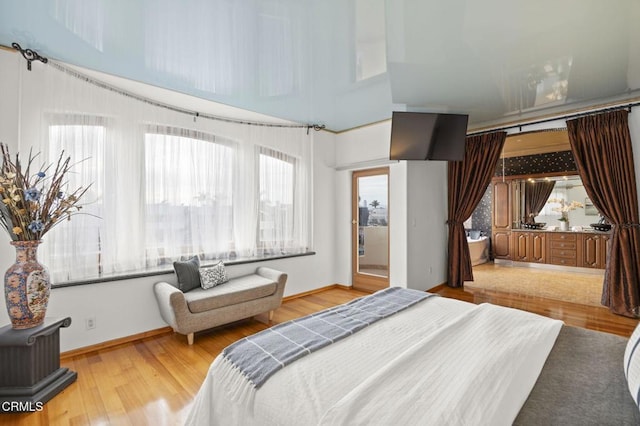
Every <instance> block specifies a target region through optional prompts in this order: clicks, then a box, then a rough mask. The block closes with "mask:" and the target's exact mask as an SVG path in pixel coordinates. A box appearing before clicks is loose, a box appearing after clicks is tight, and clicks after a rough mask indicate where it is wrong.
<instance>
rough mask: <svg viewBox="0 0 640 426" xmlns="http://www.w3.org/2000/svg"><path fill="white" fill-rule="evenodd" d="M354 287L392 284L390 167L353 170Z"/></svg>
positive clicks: (352, 253) (352, 256) (362, 287)
mask: <svg viewBox="0 0 640 426" xmlns="http://www.w3.org/2000/svg"><path fill="white" fill-rule="evenodd" d="M351 188H352V190H351V194H352V200H351V206H352V208H351V212H352V213H351V218H352V220H351V225H352V227H351V229H352V231H351V241H352V244H351V259H352V261H351V265H352V271H353V272H352V285H353V288H355V289H358V290H363V291H369V292H374V291H378V290H380V289H383V288H386V287H389V225H390V223H389V168H388V167H382V168H376V169H369V170H359V171H355V172H353V175H352V179H351Z"/></svg>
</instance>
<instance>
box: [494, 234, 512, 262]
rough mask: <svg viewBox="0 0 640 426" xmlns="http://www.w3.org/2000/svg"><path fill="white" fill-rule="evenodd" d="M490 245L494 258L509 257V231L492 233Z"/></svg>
mask: <svg viewBox="0 0 640 426" xmlns="http://www.w3.org/2000/svg"><path fill="white" fill-rule="evenodd" d="M491 236H492V240H491V247H492V248H493V258H494V259H511V252H510V251H511V249H510V247H511V244H510V242H511V241H510V240H511V232H510V231H496V232H493V233H492V235H491Z"/></svg>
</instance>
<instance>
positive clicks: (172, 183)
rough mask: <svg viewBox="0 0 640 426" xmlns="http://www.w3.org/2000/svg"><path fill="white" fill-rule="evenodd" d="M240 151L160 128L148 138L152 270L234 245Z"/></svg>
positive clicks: (147, 210) (223, 251)
mask: <svg viewBox="0 0 640 426" xmlns="http://www.w3.org/2000/svg"><path fill="white" fill-rule="evenodd" d="M233 160H234V150H233V145H232V143H231V142H230V141H225V140H221V139H220V138H216V137H215V136H212V135H208V134H205V133H201V132H195V131H191V130H183V129H176V128H172V127H161V126H155V127H154V128H150V129H149V130H148V132H147V133H146V134H145V236H146V238H145V241H146V243H145V249H146V257H147V266H157V265H162V264H165V263H170V262H172V261H174V260H176V259H177V258H180V257H184V256H190V255H195V254H197V255H199V256H200V258H201V259H213V258H219V257H225V256H226V254H227V253H228V252H229V251H230V249H231V248H232V246H233V239H234V236H233V180H234V179H233V176H234V161H233Z"/></svg>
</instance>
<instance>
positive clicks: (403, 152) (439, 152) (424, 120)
mask: <svg viewBox="0 0 640 426" xmlns="http://www.w3.org/2000/svg"><path fill="white" fill-rule="evenodd" d="M468 120H469V116H468V115H466V114H440V113H431V112H402V111H394V112H393V115H392V118H391V144H390V150H389V159H391V160H444V161H462V160H463V159H464V145H465V138H466V136H467V123H468Z"/></svg>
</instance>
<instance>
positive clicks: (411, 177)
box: [407, 161, 448, 290]
mask: <svg viewBox="0 0 640 426" xmlns="http://www.w3.org/2000/svg"><path fill="white" fill-rule="evenodd" d="M446 221H447V162H446V161H410V162H408V169H407V227H408V231H407V287H409V288H413V289H416V290H429V289H430V288H433V287H435V286H437V285H440V284H443V283H445V282H446V281H447V241H448V227H447V224H446Z"/></svg>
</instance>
